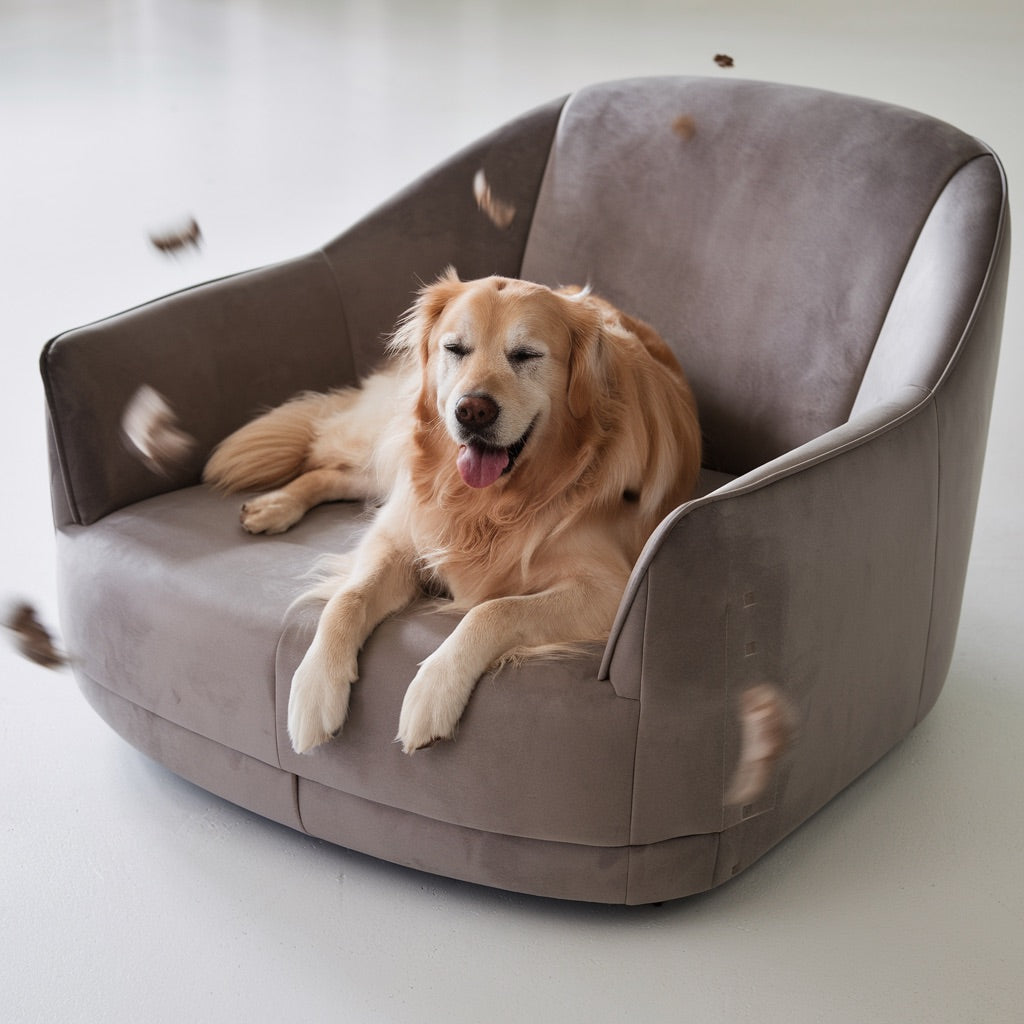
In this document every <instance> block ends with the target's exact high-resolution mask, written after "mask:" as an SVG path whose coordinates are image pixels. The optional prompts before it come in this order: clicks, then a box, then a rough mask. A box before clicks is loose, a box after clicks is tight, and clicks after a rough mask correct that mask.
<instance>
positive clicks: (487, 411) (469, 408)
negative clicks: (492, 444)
mask: <svg viewBox="0 0 1024 1024" xmlns="http://www.w3.org/2000/svg"><path fill="white" fill-rule="evenodd" d="M498 411H499V410H498V403H497V402H496V401H495V400H494V399H493V398H491V396H490V395H463V396H462V397H461V398H460V399H459V402H458V405H456V406H455V418H456V419H457V420H458V421H459V422H460V423H461V424H462V425H463V426H464V427H469V428H470V429H472V430H482V429H483V428H484V427H489V426H490V425H491V424H492V423H493V422H494V421H495V420H496V419H497V418H498Z"/></svg>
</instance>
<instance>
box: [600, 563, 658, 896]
mask: <svg viewBox="0 0 1024 1024" xmlns="http://www.w3.org/2000/svg"><path fill="white" fill-rule="evenodd" d="M644 587H645V589H646V594H645V599H646V603H645V605H644V634H643V642H642V643H641V644H640V693H639V698H638V699H637V702H636V704H637V709H636V732H635V735H634V738H633V774H632V779H631V781H630V790H629V831H628V840H629V845H630V847H632V846H634V845H636V839H635V836H634V833H633V828H634V825H635V824H636V791H637V755H638V753H639V751H640V724H641V721H642V717H643V713H644V673H645V671H646V667H647V665H646V662H647V632H648V620H649V618H650V615H651V580H650V570H649V569H648V571H647V572H646V573H644ZM609 674H610V672H609ZM632 856H633V855H632V853H630V855H629V857H628V858H627V861H626V886H627V889H628V886H629V874H630V872H629V868H630V865H631V864H632Z"/></svg>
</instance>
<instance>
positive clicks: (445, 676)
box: [395, 655, 476, 754]
mask: <svg viewBox="0 0 1024 1024" xmlns="http://www.w3.org/2000/svg"><path fill="white" fill-rule="evenodd" d="M436 658H437V656H436V655H435V656H433V657H432V658H428V659H427V660H426V661H425V662H424V663H423V665H422V667H421V668H420V670H419V672H417V673H416V678H415V679H413V681H412V682H411V683H410V684H409V689H408V690H406V691H405V699H404V700H403V701H402V713H401V715H399V719H398V735H397V736H396V737H395V739H396V741H397V742H399V743H401V744H402V750H403V752H404V753H406V754H411V753H412V752H413V751H414V750H422V749H423V748H424V747H429V746H431V745H432V744H434V743H437V742H438V740H450V739H453V738H454V736H455V730H456V727H457V726H458V724H459V719H460V718H461V717H462V712H463V711H465V710H466V703H467V701H468V700H469V695H470V694H471V693H472V691H473V687H474V685H475V684H476V680H475V679H471V680H468V681H467V680H460V679H459V678H458V677H457V676H456V675H455V674H454V673H452V672H451V670H446V669H445V667H444V663H443V661H442V660H440V659H437V660H435V659H436Z"/></svg>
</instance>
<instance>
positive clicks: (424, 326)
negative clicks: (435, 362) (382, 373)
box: [388, 266, 463, 366]
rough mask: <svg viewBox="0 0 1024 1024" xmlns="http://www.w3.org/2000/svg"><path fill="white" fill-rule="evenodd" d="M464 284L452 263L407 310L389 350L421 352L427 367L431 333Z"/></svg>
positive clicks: (420, 356)
mask: <svg viewBox="0 0 1024 1024" xmlns="http://www.w3.org/2000/svg"><path fill="white" fill-rule="evenodd" d="M462 288H463V284H462V282H461V281H460V280H459V275H458V273H457V272H456V270H455V268H454V267H452V266H448V267H446V268H445V269H444V270H443V271H442V272H441V275H440V276H439V277H438V279H437V280H436V281H434V282H433V283H432V284H428V285H426V286H424V287H423V288H421V289H420V292H419V295H418V297H417V299H416V301H415V302H414V303H413V304H412V306H410V307H409V309H408V310H406V312H405V314H404V315H403V316H402V318H401V320H399V322H398V327H397V329H396V330H395V333H394V335H393V336H392V338H391V342H390V344H389V345H388V349H389V351H390V352H391V353H393V354H398V353H402V352H407V353H409V354H413V353H415V354H417V355H418V356H419V358H420V362H421V363H422V364H423V365H424V366H426V364H427V356H428V355H429V344H430V332H431V331H432V330H433V329H434V325H435V324H436V323H437V321H438V318H439V317H440V316H441V314H442V313H443V312H444V308H445V306H447V305H448V303H449V302H451V301H452V299H454V298H455V296H456V295H458V294H459V292H460V291H462Z"/></svg>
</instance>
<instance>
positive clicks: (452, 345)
mask: <svg viewBox="0 0 1024 1024" xmlns="http://www.w3.org/2000/svg"><path fill="white" fill-rule="evenodd" d="M444 350H445V352H450V353H451V354H452V355H453V356H455V358H456V359H463V358H464V357H465V356H468V355H469V349H468V348H466V346H465V345H463V344H462V342H461V341H459V340H458V339H457V338H456V339H453V340H452V341H446V342H445V343H444Z"/></svg>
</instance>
